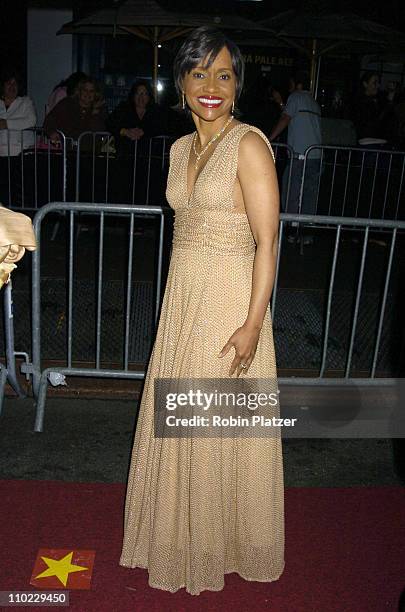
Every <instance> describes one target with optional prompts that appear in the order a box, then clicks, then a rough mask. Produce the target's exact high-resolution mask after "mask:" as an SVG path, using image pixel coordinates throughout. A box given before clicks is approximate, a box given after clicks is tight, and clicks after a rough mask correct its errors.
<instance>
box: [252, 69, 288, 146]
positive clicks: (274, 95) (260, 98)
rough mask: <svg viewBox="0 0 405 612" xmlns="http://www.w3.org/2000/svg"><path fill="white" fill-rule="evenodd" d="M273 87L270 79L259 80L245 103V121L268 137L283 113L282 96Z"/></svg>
mask: <svg viewBox="0 0 405 612" xmlns="http://www.w3.org/2000/svg"><path fill="white" fill-rule="evenodd" d="M273 85H274V84H273V83H272V82H271V81H270V80H269V79H268V78H264V77H261V78H259V79H258V81H257V82H256V84H255V87H254V88H253V90H252V92H251V94H250V96H249V98H248V99H247V100H246V101H245V108H244V113H243V115H244V118H245V120H246V121H247V122H248V123H250V124H251V125H254V126H256V127H258V128H259V129H260V130H262V132H264V134H266V136H269V134H271V131H272V129H273V128H274V126H275V125H276V124H277V122H278V120H279V119H280V116H281V112H282V100H281V96H280V93H279V92H278V90H277V89H275V88H274V86H273Z"/></svg>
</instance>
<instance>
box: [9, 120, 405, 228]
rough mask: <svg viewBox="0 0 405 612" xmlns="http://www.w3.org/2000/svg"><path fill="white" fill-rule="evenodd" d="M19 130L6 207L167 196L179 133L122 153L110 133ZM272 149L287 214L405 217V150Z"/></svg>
mask: <svg viewBox="0 0 405 612" xmlns="http://www.w3.org/2000/svg"><path fill="white" fill-rule="evenodd" d="M10 132H11V131H9V140H10V138H11V136H10ZM19 135H20V140H21V143H22V152H21V153H20V154H18V155H10V154H4V155H2V156H0V177H1V178H0V201H1V202H2V203H3V204H4V205H6V206H9V207H11V208H13V209H17V210H18V209H26V210H30V209H34V210H36V209H38V208H40V207H41V206H43V205H44V204H47V203H48V202H50V201H62V202H64V201H70V202H105V203H109V202H111V203H120V204H139V205H141V204H142V205H143V204H147V205H149V204H152V205H160V204H161V203H162V202H164V200H165V188H166V179H167V172H168V166H169V151H170V146H171V144H172V142H173V138H169V137H167V136H159V137H154V138H151V139H144V138H142V139H140V140H136V141H133V143H131V148H129V149H128V151H129V153H128V151H127V153H126V154H125V155H122V154H120V155H118V154H117V151H116V149H115V147H114V139H113V137H112V135H111V134H110V133H109V132H85V133H83V134H81V135H80V137H79V138H78V140H76V141H74V140H72V139H69V138H66V137H65V136H64V134H62V133H61V132H60V133H59V137H60V141H59V143H58V144H57V145H55V144H54V143H53V142H51V141H50V140H49V139H48V137H47V136H46V134H45V133H44V131H43V130H42V129H32V130H24V131H23V132H19ZM14 139H15V138H14ZM273 148H274V152H275V157H276V168H277V173H278V177H279V185H280V191H281V195H282V210H283V212H287V213H292V214H295V213H300V214H320V215H334V216H342V217H356V218H357V217H359V218H377V219H398V220H403V219H405V185H404V171H405V152H402V151H394V150H388V149H379V148H370V147H346V146H331V145H319V146H318V145H317V146H311V147H309V148H308V149H307V151H306V152H305V155H301V156H297V155H296V154H294V152H293V150H292V149H291V148H290V147H289V146H288V145H285V144H281V143H277V142H275V143H273ZM8 152H9V148H8ZM314 157H316V159H313V158H314Z"/></svg>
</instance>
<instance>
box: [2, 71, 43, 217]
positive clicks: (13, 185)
mask: <svg viewBox="0 0 405 612" xmlns="http://www.w3.org/2000/svg"><path fill="white" fill-rule="evenodd" d="M18 94H19V80H18V76H17V74H16V73H15V72H13V71H11V70H10V71H8V72H5V73H4V74H3V76H2V77H1V78H0V202H2V203H4V204H7V205H8V206H11V204H13V205H14V206H15V205H18V204H20V202H21V193H22V192H21V184H22V172H21V168H22V164H21V154H22V153H23V150H24V149H28V148H29V147H31V146H32V145H33V144H34V142H35V133H34V132H32V131H23V130H29V129H30V128H33V127H35V124H36V120H37V118H36V113H35V108H34V105H33V103H32V100H31V98H29V97H28V96H19V95H18Z"/></svg>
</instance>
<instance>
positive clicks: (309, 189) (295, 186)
mask: <svg viewBox="0 0 405 612" xmlns="http://www.w3.org/2000/svg"><path fill="white" fill-rule="evenodd" d="M309 85H310V83H309V74H308V73H307V72H305V71H299V72H297V73H296V74H295V75H294V76H293V77H291V78H290V81H289V92H290V95H289V97H288V100H287V104H286V105H285V106H284V107H283V111H282V114H281V117H280V119H279V121H278V122H277V124H276V125H275V126H274V128H273V130H272V131H271V134H270V140H271V141H273V140H275V139H276V138H277V137H278V136H279V135H280V134H281V133H282V132H283V131H284V129H285V128H288V136H287V143H288V144H289V145H290V147H291V148H292V149H293V159H292V160H291V162H290V163H291V164H292V165H291V167H290V165H289V164H288V165H287V167H286V169H285V171H284V175H283V185H282V198H281V201H282V210H283V212H289V213H297V212H302V213H303V214H309V215H310V214H315V213H316V206H317V196H318V186H319V178H320V169H321V163H320V161H321V150H320V149H314V150H313V151H311V152H310V153H309V155H308V157H307V160H306V164H305V183H304V189H303V194H302V202H301V201H300V192H301V184H302V175H303V172H304V153H305V151H306V149H307V148H308V147H310V146H311V145H320V144H321V142H322V138H321V109H320V107H319V104H318V103H317V102H316V100H315V99H314V97H313V96H312V94H311V92H310V91H309ZM290 169H291V183H290V189H289V193H288V178H289V173H290ZM306 242H312V240H311V238H310V237H307V240H306Z"/></svg>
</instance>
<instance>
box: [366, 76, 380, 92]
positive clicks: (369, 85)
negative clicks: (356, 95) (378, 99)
mask: <svg viewBox="0 0 405 612" xmlns="http://www.w3.org/2000/svg"><path fill="white" fill-rule="evenodd" d="M363 85H364V92H365V94H366V96H376V95H377V92H378V85H379V78H378V76H377V75H376V74H374V75H373V76H372V77H370V79H369V80H368V81H363Z"/></svg>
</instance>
